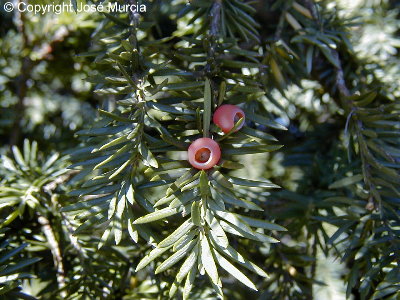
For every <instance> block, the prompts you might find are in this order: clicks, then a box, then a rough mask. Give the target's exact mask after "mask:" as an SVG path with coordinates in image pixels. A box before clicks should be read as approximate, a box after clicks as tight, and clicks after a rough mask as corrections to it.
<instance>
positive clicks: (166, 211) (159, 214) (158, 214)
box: [133, 207, 178, 224]
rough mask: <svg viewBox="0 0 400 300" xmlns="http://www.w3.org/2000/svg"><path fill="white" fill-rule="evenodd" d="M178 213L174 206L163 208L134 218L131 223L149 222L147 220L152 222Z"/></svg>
mask: <svg viewBox="0 0 400 300" xmlns="http://www.w3.org/2000/svg"><path fill="white" fill-rule="evenodd" d="M177 213H178V210H177V209H176V208H169V207H167V208H163V209H160V210H157V211H155V212H153V213H150V214H148V215H145V216H143V217H140V218H138V219H136V221H135V222H133V224H144V223H149V222H154V221H157V220H161V219H165V218H167V217H170V216H172V215H175V214H177Z"/></svg>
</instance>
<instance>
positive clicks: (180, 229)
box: [157, 219, 196, 248]
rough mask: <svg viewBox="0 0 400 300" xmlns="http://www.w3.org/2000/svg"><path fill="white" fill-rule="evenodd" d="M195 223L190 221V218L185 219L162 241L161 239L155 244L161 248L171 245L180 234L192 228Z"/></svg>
mask: <svg viewBox="0 0 400 300" xmlns="http://www.w3.org/2000/svg"><path fill="white" fill-rule="evenodd" d="M195 225H196V224H194V223H192V221H191V220H190V219H189V220H186V221H185V222H183V224H182V225H181V226H179V227H178V228H177V229H176V230H175V231H174V232H173V233H171V234H170V235H169V236H168V237H166V238H165V239H164V240H163V241H161V242H160V243H159V244H158V245H157V247H160V248H163V247H168V246H171V245H172V244H174V243H175V242H176V241H177V240H179V239H180V238H181V237H182V236H184V235H187V233H188V232H189V230H190V229H192V228H193V227H194V226H195Z"/></svg>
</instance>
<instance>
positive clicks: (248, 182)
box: [228, 176, 280, 188]
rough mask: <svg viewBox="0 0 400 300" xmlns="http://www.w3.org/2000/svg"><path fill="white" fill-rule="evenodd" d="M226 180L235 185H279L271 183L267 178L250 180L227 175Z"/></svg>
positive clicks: (268, 186)
mask: <svg viewBox="0 0 400 300" xmlns="http://www.w3.org/2000/svg"><path fill="white" fill-rule="evenodd" d="M228 180H229V181H230V182H232V183H233V184H235V185H242V186H249V187H260V188H280V186H279V185H276V184H273V183H272V182H270V181H269V180H264V181H257V180H250V179H242V178H238V177H233V176H229V177H228Z"/></svg>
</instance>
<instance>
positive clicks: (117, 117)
mask: <svg viewBox="0 0 400 300" xmlns="http://www.w3.org/2000/svg"><path fill="white" fill-rule="evenodd" d="M98 111H99V113H100V114H101V115H103V116H106V117H107V118H110V119H113V120H115V121H119V122H128V123H132V122H133V121H132V120H131V119H128V118H124V117H121V116H118V115H116V114H113V113H111V112H108V111H105V110H102V109H99V110H98Z"/></svg>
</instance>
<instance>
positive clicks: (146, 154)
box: [139, 143, 158, 168]
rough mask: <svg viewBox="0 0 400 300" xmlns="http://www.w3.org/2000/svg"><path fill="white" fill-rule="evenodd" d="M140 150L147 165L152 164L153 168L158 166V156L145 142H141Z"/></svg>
mask: <svg viewBox="0 0 400 300" xmlns="http://www.w3.org/2000/svg"><path fill="white" fill-rule="evenodd" d="M139 152H140V154H141V155H142V157H143V159H144V160H145V162H146V163H147V165H149V166H152V167H153V168H158V162H157V160H156V158H155V157H154V155H153V153H151V151H150V150H149V149H148V148H147V147H146V145H145V144H144V143H140V146H139Z"/></svg>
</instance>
